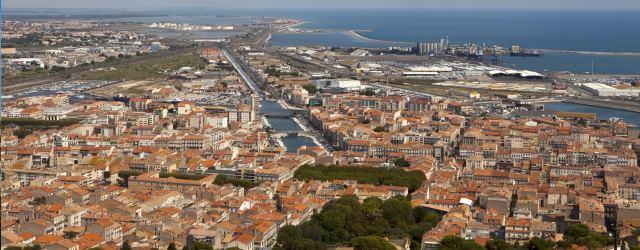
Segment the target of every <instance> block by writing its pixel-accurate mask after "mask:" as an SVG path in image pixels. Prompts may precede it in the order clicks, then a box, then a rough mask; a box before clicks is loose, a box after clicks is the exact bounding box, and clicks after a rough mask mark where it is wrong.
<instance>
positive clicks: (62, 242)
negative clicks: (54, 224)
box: [44, 239, 80, 250]
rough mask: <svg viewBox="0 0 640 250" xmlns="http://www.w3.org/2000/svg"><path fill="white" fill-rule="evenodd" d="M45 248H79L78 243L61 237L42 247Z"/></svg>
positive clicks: (52, 249)
mask: <svg viewBox="0 0 640 250" xmlns="http://www.w3.org/2000/svg"><path fill="white" fill-rule="evenodd" d="M44 249H45V250H80V247H79V246H78V244H76V243H75V242H73V241H70V240H67V239H63V240H60V241H57V242H55V243H53V244H49V245H47V246H45V247H44Z"/></svg>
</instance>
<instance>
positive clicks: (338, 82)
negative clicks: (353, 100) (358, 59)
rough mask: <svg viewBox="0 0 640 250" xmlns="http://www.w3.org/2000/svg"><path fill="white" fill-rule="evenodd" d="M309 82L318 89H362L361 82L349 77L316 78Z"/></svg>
mask: <svg viewBox="0 0 640 250" xmlns="http://www.w3.org/2000/svg"><path fill="white" fill-rule="evenodd" d="M311 84H313V85H314V86H316V88H318V89H333V90H346V91H353V90H360V89H363V86H362V83H360V81H358V80H351V79H318V80H313V81H311Z"/></svg>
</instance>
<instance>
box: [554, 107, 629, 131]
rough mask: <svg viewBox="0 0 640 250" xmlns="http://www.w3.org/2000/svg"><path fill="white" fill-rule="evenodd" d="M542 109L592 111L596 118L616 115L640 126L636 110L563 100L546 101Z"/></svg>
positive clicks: (607, 117)
mask: <svg viewBox="0 0 640 250" xmlns="http://www.w3.org/2000/svg"><path fill="white" fill-rule="evenodd" d="M544 109H547V110H556V111H565V112H580V113H594V114H596V117H597V118H598V119H609V118H612V117H616V118H621V119H623V120H624V121H625V122H627V123H631V124H633V125H635V126H640V113H636V112H630V111H623V110H617V109H610V108H601V107H594V106H588V105H582V104H574V103H565V102H556V103H546V104H545V105H544Z"/></svg>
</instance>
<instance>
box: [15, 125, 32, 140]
mask: <svg viewBox="0 0 640 250" xmlns="http://www.w3.org/2000/svg"><path fill="white" fill-rule="evenodd" d="M30 134H31V130H28V129H22V128H20V129H16V130H13V135H15V136H17V137H18V138H19V139H24V138H25V137H27V136H28V135H30Z"/></svg>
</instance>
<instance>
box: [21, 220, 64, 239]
mask: <svg viewBox="0 0 640 250" xmlns="http://www.w3.org/2000/svg"><path fill="white" fill-rule="evenodd" d="M55 228H56V227H55V225H54V224H53V222H52V221H49V220H45V219H43V218H38V219H35V220H33V221H29V222H27V223H24V224H21V225H20V227H19V228H18V234H22V233H31V234H33V235H35V236H40V235H45V234H59V233H62V231H57V230H56V229H55Z"/></svg>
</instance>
